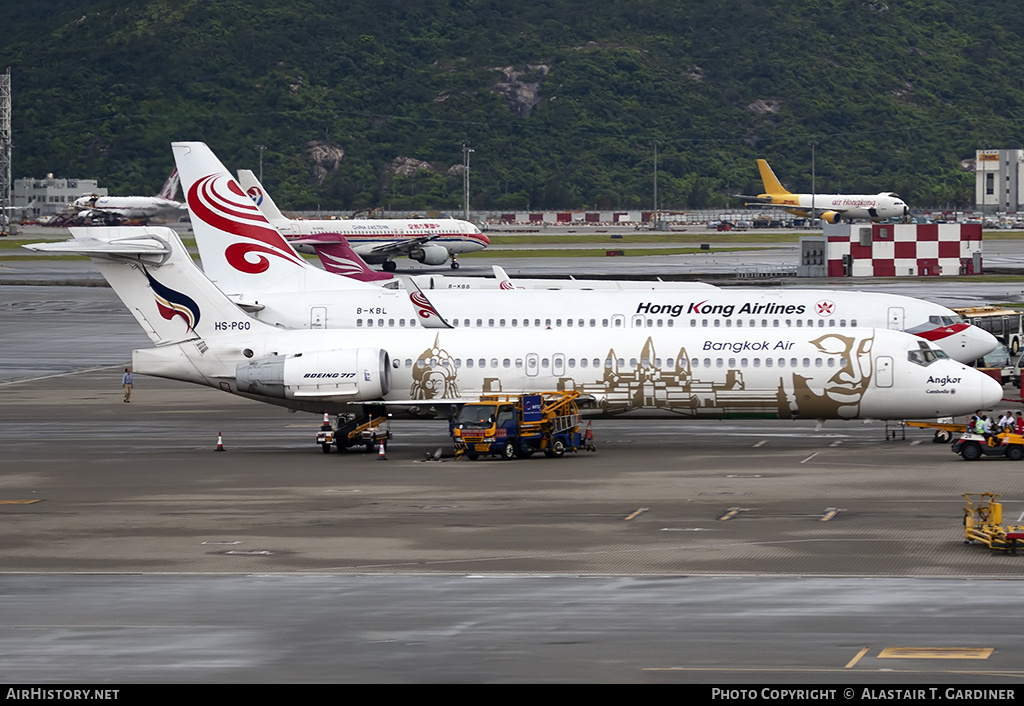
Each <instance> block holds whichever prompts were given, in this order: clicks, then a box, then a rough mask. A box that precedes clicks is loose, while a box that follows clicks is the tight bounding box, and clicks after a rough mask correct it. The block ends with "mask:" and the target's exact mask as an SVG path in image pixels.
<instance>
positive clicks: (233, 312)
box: [25, 226, 266, 346]
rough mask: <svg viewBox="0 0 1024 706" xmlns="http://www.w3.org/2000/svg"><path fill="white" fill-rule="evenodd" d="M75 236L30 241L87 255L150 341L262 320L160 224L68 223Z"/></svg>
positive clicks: (40, 247)
mask: <svg viewBox="0 0 1024 706" xmlns="http://www.w3.org/2000/svg"><path fill="white" fill-rule="evenodd" d="M70 230H71V234H72V235H73V236H74V240H69V241H66V242H62V243H34V244H32V245H26V246H25V247H26V248H29V249H31V250H37V251H43V252H56V253H75V254H79V255H87V256H88V257H89V258H90V259H91V260H92V261H93V263H94V264H95V265H96V267H97V268H98V269H99V271H100V273H101V274H102V275H103V277H104V278H105V279H106V280H107V282H108V283H109V284H110V286H111V288H113V290H114V293H115V294H117V296H118V297H120V299H121V301H123V302H124V304H125V306H127V307H128V310H129V311H131V313H132V315H133V316H134V317H135V319H136V321H138V322H139V324H140V325H141V326H142V328H143V329H144V330H145V331H146V333H147V334H148V335H149V338H150V340H151V341H153V343H154V344H156V345H158V346H164V345H169V344H174V343H181V342H184V341H192V340H196V341H199V342H201V341H202V339H207V338H211V337H216V336H217V335H219V334H222V333H228V332H231V331H232V330H234V331H239V330H245V331H249V330H251V329H253V328H256V327H265V326H266V324H262V323H260V322H258V321H256V320H254V319H252V318H250V317H249V316H248V315H246V314H245V313H244V312H242V311H241V310H240V309H239V308H238V307H237V306H235V305H234V304H233V303H232V302H231V300H230V299H228V298H227V296H225V295H224V293H223V292H221V291H220V290H219V289H217V287H216V286H215V285H214V284H213V283H212V282H211V281H210V280H209V279H208V278H207V277H206V276H205V275H204V274H203V273H202V272H201V271H200V270H199V268H198V267H196V265H195V263H194V262H193V261H192V257H191V256H190V255H189V253H188V251H187V250H186V249H185V246H184V245H183V244H182V242H181V239H180V238H179V237H178V234H177V233H175V232H174V231H173V230H171V229H170V228H167V227H164V226H122V227H92V228H71V229H70Z"/></svg>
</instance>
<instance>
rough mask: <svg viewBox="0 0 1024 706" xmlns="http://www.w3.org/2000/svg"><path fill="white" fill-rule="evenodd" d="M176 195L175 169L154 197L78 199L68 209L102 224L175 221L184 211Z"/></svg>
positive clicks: (176, 174)
mask: <svg viewBox="0 0 1024 706" xmlns="http://www.w3.org/2000/svg"><path fill="white" fill-rule="evenodd" d="M177 194H178V170H177V168H175V169H174V170H173V171H172V172H171V175H170V176H169V177H168V178H167V181H166V182H164V185H163V187H162V188H161V189H160V193H159V194H158V195H156V196H96V195H87V196H81V197H79V198H77V199H75V200H74V201H73V202H71V203H70V204H68V210H70V211H74V212H77V213H78V216H79V217H80V218H101V219H104V220H106V221H108V222H109V221H129V220H130V221H147V220H149V219H150V218H162V219H165V220H178V219H179V218H181V217H182V216H184V215H185V214H186V213H187V211H188V208H187V207H186V206H185V204H183V203H182V202H180V201H175V200H174V197H175V196H177Z"/></svg>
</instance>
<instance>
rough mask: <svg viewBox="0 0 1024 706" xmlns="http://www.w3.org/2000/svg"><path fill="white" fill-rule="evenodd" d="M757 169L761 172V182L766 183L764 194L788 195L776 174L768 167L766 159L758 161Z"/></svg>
mask: <svg viewBox="0 0 1024 706" xmlns="http://www.w3.org/2000/svg"><path fill="white" fill-rule="evenodd" d="M757 169H758V171H760V172H761V181H762V182H763V183H764V193H766V194H788V193H789V191H788V190H787V189H786V187H784V186H783V185H782V182H780V181H779V179H778V177H776V176H775V172H773V171H772V168H771V167H769V166H768V162H767V161H766V160H764V159H759V160H757Z"/></svg>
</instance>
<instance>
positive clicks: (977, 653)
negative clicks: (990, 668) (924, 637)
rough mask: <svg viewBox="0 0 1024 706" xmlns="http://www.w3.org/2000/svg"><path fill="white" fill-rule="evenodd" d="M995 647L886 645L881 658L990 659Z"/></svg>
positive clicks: (880, 655) (880, 654)
mask: <svg viewBox="0 0 1024 706" xmlns="http://www.w3.org/2000/svg"><path fill="white" fill-rule="evenodd" d="M993 652H995V648H994V647H886V648H885V649H884V650H882V651H881V652H879V653H878V658H879V659H988V658H989V657H991V656H992V653H993Z"/></svg>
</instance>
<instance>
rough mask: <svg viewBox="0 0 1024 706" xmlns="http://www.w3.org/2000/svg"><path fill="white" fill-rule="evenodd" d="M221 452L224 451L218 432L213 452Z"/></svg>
mask: <svg viewBox="0 0 1024 706" xmlns="http://www.w3.org/2000/svg"><path fill="white" fill-rule="evenodd" d="M223 450H224V439H222V438H221V435H220V432H217V448H215V449H214V451H223Z"/></svg>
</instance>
